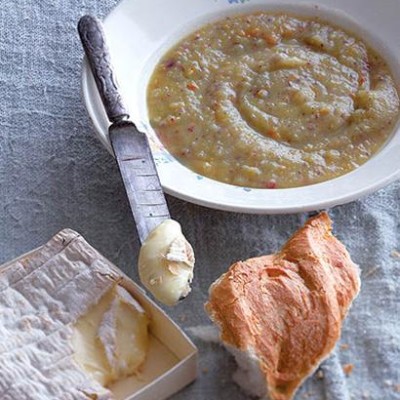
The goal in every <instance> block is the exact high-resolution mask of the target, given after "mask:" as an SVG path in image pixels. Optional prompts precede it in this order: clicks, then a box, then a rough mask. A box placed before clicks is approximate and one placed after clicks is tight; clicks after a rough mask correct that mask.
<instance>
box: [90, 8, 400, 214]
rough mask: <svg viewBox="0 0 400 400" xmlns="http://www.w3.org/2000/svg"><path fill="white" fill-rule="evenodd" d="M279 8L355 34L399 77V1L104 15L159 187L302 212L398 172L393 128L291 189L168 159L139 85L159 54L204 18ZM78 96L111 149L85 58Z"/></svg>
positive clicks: (214, 203)
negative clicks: (384, 138)
mask: <svg viewBox="0 0 400 400" xmlns="http://www.w3.org/2000/svg"><path fill="white" fill-rule="evenodd" d="M257 10H281V11H289V12H292V13H295V14H303V15H311V16H321V17H323V18H325V19H328V20H330V21H332V22H333V23H335V24H336V25H339V26H342V27H344V28H347V29H348V30H350V31H352V32H354V33H356V34H358V35H359V36H360V37H363V38H364V39H365V40H366V41H367V42H368V43H369V44H371V45H372V47H374V48H376V49H378V50H379V52H380V53H381V54H383V56H384V57H385V58H386V60H387V61H388V62H389V64H390V66H391V69H392V72H393V73H394V75H395V78H396V81H397V82H400V67H399V65H400V40H399V38H400V25H399V23H398V18H397V17H398V16H399V15H400V1H399V0H381V1H376V0H318V1H316V2H314V3H309V2H308V1H303V0H297V2H296V4H293V3H290V2H287V1H285V0H280V1H276V0H275V1H273V0H169V1H166V0H123V1H122V2H121V3H120V4H119V5H118V6H117V7H116V8H115V9H114V10H113V11H112V12H111V13H110V14H109V15H108V17H107V18H106V19H105V29H106V33H107V35H108V41H109V45H110V51H111V55H112V59H113V62H114V64H115V70H116V73H117V76H118V80H119V83H120V87H121V92H122V94H123V96H124V98H125V100H126V102H127V105H128V107H129V110H130V114H131V118H132V120H133V121H134V122H135V123H136V125H137V126H138V128H139V129H141V130H143V131H144V132H146V133H147V134H148V136H149V138H150V141H151V146H152V150H153V154H154V157H155V160H156V164H157V169H158V173H159V175H160V179H161V183H162V185H163V188H164V190H165V191H166V192H167V193H169V194H172V195H174V196H176V197H179V198H181V199H184V200H187V201H190V202H193V203H197V204H200V205H204V206H208V207H212V208H217V209H223V210H229V211H238V212H248V213H260V214H262V213H263V214H278V213H290V212H299V211H310V210H316V209H322V208H327V207H332V206H335V205H339V204H344V203H346V202H349V201H353V200H355V199H357V198H359V197H361V196H364V195H367V194H369V193H371V192H373V191H376V190H378V189H380V188H382V187H383V186H385V185H387V184H388V183H390V182H392V181H394V180H395V179H397V178H399V176H400V156H399V155H400V130H399V126H397V128H396V130H395V133H394V134H393V135H392V137H391V139H390V140H389V141H388V143H387V144H386V145H385V146H384V148H383V149H382V150H381V151H380V152H379V153H378V154H376V155H375V156H374V157H373V158H372V159H371V160H369V161H368V162H367V163H366V164H364V165H363V166H361V167H360V168H358V169H356V170H355V171H353V172H351V173H349V174H347V175H344V176H342V177H340V178H336V179H333V180H330V181H327V182H324V183H320V184H316V185H311V186H305V187H299V188H293V189H274V190H271V189H248V188H243V187H237V186H233V185H228V184H224V183H220V182H217V181H214V180H212V179H208V178H205V177H202V176H199V175H198V174H196V173H194V172H192V171H191V170H189V169H188V168H186V167H184V166H183V165H182V164H180V163H179V162H178V161H176V160H175V159H174V158H173V157H172V156H171V155H170V154H169V153H168V152H167V151H166V150H165V149H164V147H163V145H162V144H161V143H160V141H159V140H158V138H157V136H156V134H155V132H154V131H153V130H152V128H151V126H150V124H149V120H148V114H147V106H146V88H147V84H148V82H149V79H150V76H151V73H152V71H153V69H154V67H155V65H156V64H157V62H158V60H159V59H160V58H161V56H162V55H163V54H164V53H165V51H166V50H167V49H168V48H169V47H171V45H173V44H174V43H176V42H177V41H178V40H179V39H181V38H182V37H184V36H185V35H186V34H187V33H189V32H191V31H193V30H194V29H196V28H198V27H199V26H201V25H203V24H204V23H206V22H209V21H212V20H216V19H220V18H222V17H223V16H225V15H228V14H239V13H246V12H252V11H257ZM82 86H83V96H84V101H85V104H86V107H87V109H88V112H89V114H90V117H91V119H92V121H93V123H94V125H95V129H96V132H97V135H98V137H99V139H100V141H101V142H102V143H103V145H104V146H105V147H106V148H107V149H108V150H109V151H110V152H111V153H112V150H111V146H110V143H109V139H108V134H107V130H108V126H109V122H108V120H107V117H106V114H105V112H104V109H103V106H102V104H101V101H100V97H99V95H98V93H97V90H96V87H95V84H94V80H93V77H92V75H91V73H90V72H89V68H88V65H87V63H86V62H84V65H83V74H82Z"/></svg>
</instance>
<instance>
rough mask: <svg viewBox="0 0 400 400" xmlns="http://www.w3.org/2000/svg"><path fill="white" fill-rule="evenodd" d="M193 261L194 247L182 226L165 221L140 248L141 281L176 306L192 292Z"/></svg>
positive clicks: (165, 302)
mask: <svg viewBox="0 0 400 400" xmlns="http://www.w3.org/2000/svg"><path fill="white" fill-rule="evenodd" d="M194 261H195V260H194V253H193V249H192V246H191V245H190V243H189V242H188V241H187V240H186V238H185V237H184V236H183V234H182V230H181V226H180V225H179V223H178V222H176V221H173V220H166V221H164V222H163V223H162V224H160V225H159V226H158V227H157V228H156V229H154V230H153V231H152V232H151V233H150V235H149V237H148V238H147V239H146V240H145V242H144V243H143V245H142V248H141V249H140V254H139V265H138V267H139V276H140V280H141V282H142V283H143V285H144V286H145V287H146V288H147V289H148V290H149V291H150V293H151V294H152V295H153V296H154V297H155V298H156V299H157V300H158V301H160V302H161V303H164V304H166V305H167V306H173V305H175V304H176V303H178V301H179V300H182V299H184V298H185V297H186V296H187V295H188V294H189V293H190V290H191V289H190V284H191V283H192V279H193V268H194Z"/></svg>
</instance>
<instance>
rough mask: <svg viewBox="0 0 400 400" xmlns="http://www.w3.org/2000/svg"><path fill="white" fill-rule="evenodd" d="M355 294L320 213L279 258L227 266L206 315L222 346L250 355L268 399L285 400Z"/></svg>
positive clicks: (354, 271) (333, 337)
mask: <svg viewBox="0 0 400 400" xmlns="http://www.w3.org/2000/svg"><path fill="white" fill-rule="evenodd" d="M359 289H360V279H359V270H358V267H357V266H356V265H355V264H354V263H353V262H352V260H351V258H350V256H349V253H348V252H347V250H346V248H345V247H344V245H343V244H342V243H340V241H339V240H338V239H336V238H335V237H334V236H333V235H332V224H331V220H330V218H329V216H328V214H327V213H325V212H324V213H321V214H319V215H317V216H315V217H313V218H311V219H310V220H308V221H307V223H306V224H305V225H304V226H303V227H302V228H301V229H300V230H298V231H297V232H296V233H295V234H294V235H293V236H292V237H291V238H290V239H289V241H288V242H287V243H286V244H285V245H284V247H283V248H282V249H281V251H280V252H279V253H277V254H273V255H268V256H264V257H258V258H252V259H249V260H247V261H241V262H237V263H236V264H234V265H232V266H231V267H230V268H229V270H228V272H227V273H225V274H224V275H222V276H221V277H220V278H219V279H218V280H217V281H216V282H215V283H214V284H213V285H212V286H211V288H210V297H209V301H208V303H207V304H206V306H205V308H206V311H207V312H208V314H209V315H210V317H211V319H212V320H213V321H214V322H215V323H216V324H217V325H218V326H219V328H220V330H221V339H222V341H223V342H224V343H226V344H227V345H230V346H234V347H236V348H238V349H239V350H241V351H249V350H252V351H254V352H255V353H256V354H257V356H258V358H259V360H260V368H261V370H262V372H263V373H264V375H265V380H266V383H267V388H268V393H267V394H268V396H269V398H270V399H271V400H290V399H292V398H293V396H294V394H295V392H296V390H297V389H298V387H299V386H300V385H301V383H302V382H303V381H304V379H305V378H306V377H307V376H309V375H310V374H311V373H312V372H313V371H314V370H315V369H316V368H317V366H318V365H319V363H320V362H321V361H322V360H323V359H324V358H326V357H327V356H328V355H329V353H330V352H331V351H332V350H333V348H334V346H335V344H336V342H337V340H338V339H339V337H340V332H341V327H342V322H343V319H344V318H345V316H346V314H347V311H348V309H349V307H350V305H351V303H352V301H353V300H354V298H355V297H356V296H357V294H358V292H359Z"/></svg>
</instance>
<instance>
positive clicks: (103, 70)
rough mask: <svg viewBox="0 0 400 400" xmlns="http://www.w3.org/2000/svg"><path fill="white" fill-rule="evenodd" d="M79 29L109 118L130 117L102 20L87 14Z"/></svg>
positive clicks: (112, 119) (112, 120)
mask: <svg viewBox="0 0 400 400" xmlns="http://www.w3.org/2000/svg"><path fill="white" fill-rule="evenodd" d="M78 31H79V35H80V38H81V41H82V45H83V47H84V49H85V53H86V56H87V58H88V61H89V64H90V67H91V70H92V72H93V75H94V79H95V81H96V84H97V87H98V88H99V92H100V96H101V99H102V101H103V105H104V108H105V109H106V113H107V116H108V119H109V120H110V121H111V122H116V121H118V120H120V119H123V118H128V117H129V114H128V110H127V108H126V107H125V106H124V103H123V100H122V97H121V95H120V93H119V91H118V85H117V81H116V78H115V74H114V71H113V70H112V67H111V61H110V53H109V50H108V46H107V44H106V41H105V35H104V30H103V26H102V24H101V22H100V21H99V20H98V19H97V18H95V17H92V16H90V15H85V16H84V17H82V18H81V19H80V21H79V24H78Z"/></svg>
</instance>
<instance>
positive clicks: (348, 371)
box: [343, 364, 354, 376]
mask: <svg viewBox="0 0 400 400" xmlns="http://www.w3.org/2000/svg"><path fill="white" fill-rule="evenodd" d="M353 370H354V364H345V365H343V371H344V373H345V374H346V375H347V376H349V375H350V374H351V373H352V372H353Z"/></svg>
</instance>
